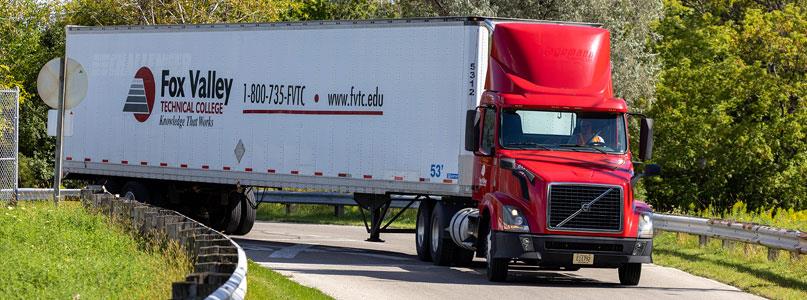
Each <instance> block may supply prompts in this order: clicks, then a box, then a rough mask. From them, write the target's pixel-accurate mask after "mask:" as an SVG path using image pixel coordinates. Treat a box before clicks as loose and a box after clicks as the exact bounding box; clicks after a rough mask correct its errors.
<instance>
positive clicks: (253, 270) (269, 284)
mask: <svg viewBox="0 0 807 300" xmlns="http://www.w3.org/2000/svg"><path fill="white" fill-rule="evenodd" d="M247 270H248V271H247V273H248V275H247V277H248V279H247V297H246V298H247V299H333V298H331V297H330V296H328V295H325V294H323V293H322V292H320V291H319V290H317V289H313V288H310V287H306V286H302V285H300V284H298V283H296V282H294V281H291V280H289V279H288V278H286V277H285V276H283V275H280V274H279V273H277V272H275V271H272V270H269V269H268V268H264V267H262V266H261V265H259V264H257V263H255V262H254V261H252V260H250V261H249V265H248V266H247Z"/></svg>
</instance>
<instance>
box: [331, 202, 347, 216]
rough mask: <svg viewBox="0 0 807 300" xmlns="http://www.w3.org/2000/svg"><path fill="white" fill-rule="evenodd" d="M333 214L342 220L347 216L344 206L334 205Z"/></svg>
mask: <svg viewBox="0 0 807 300" xmlns="http://www.w3.org/2000/svg"><path fill="white" fill-rule="evenodd" d="M333 214H334V215H335V216H336V217H337V218H341V217H342V216H343V215H344V214H345V207H344V206H342V205H334V206H333Z"/></svg>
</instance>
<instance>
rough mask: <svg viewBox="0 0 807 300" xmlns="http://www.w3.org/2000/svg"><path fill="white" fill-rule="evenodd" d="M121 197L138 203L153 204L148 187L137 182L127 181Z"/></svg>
mask: <svg viewBox="0 0 807 300" xmlns="http://www.w3.org/2000/svg"><path fill="white" fill-rule="evenodd" d="M120 195H121V197H123V198H129V199H134V200H136V201H138V202H142V203H151V197H150V196H151V195H149V190H148V189H147V188H146V185H145V184H142V183H140V182H137V181H127V182H126V184H124V185H123V187H122V188H121V191H120Z"/></svg>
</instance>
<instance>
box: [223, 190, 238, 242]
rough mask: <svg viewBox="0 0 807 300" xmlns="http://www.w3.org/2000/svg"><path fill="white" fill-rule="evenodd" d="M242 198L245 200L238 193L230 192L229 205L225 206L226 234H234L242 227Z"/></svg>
mask: <svg viewBox="0 0 807 300" xmlns="http://www.w3.org/2000/svg"><path fill="white" fill-rule="evenodd" d="M241 198H243V194H241V193H238V192H230V195H229V201H228V202H229V204H227V205H226V206H224V207H223V208H224V221H225V222H224V224H226V225H225V226H224V233H226V234H233V233H235V232H236V230H238V226H239V225H241V215H242V213H243V212H242V208H241V202H243V201H241Z"/></svg>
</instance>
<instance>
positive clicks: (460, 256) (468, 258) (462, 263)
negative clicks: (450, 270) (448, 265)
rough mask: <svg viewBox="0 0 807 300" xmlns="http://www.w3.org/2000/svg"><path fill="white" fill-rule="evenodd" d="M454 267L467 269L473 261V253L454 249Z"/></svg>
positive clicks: (458, 248) (457, 248)
mask: <svg viewBox="0 0 807 300" xmlns="http://www.w3.org/2000/svg"><path fill="white" fill-rule="evenodd" d="M454 248H455V252H454V265H455V266H458V267H468V266H471V263H473V261H474V254H475V253H474V251H473V250H468V249H463V248H460V247H456V246H455V247H454Z"/></svg>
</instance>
